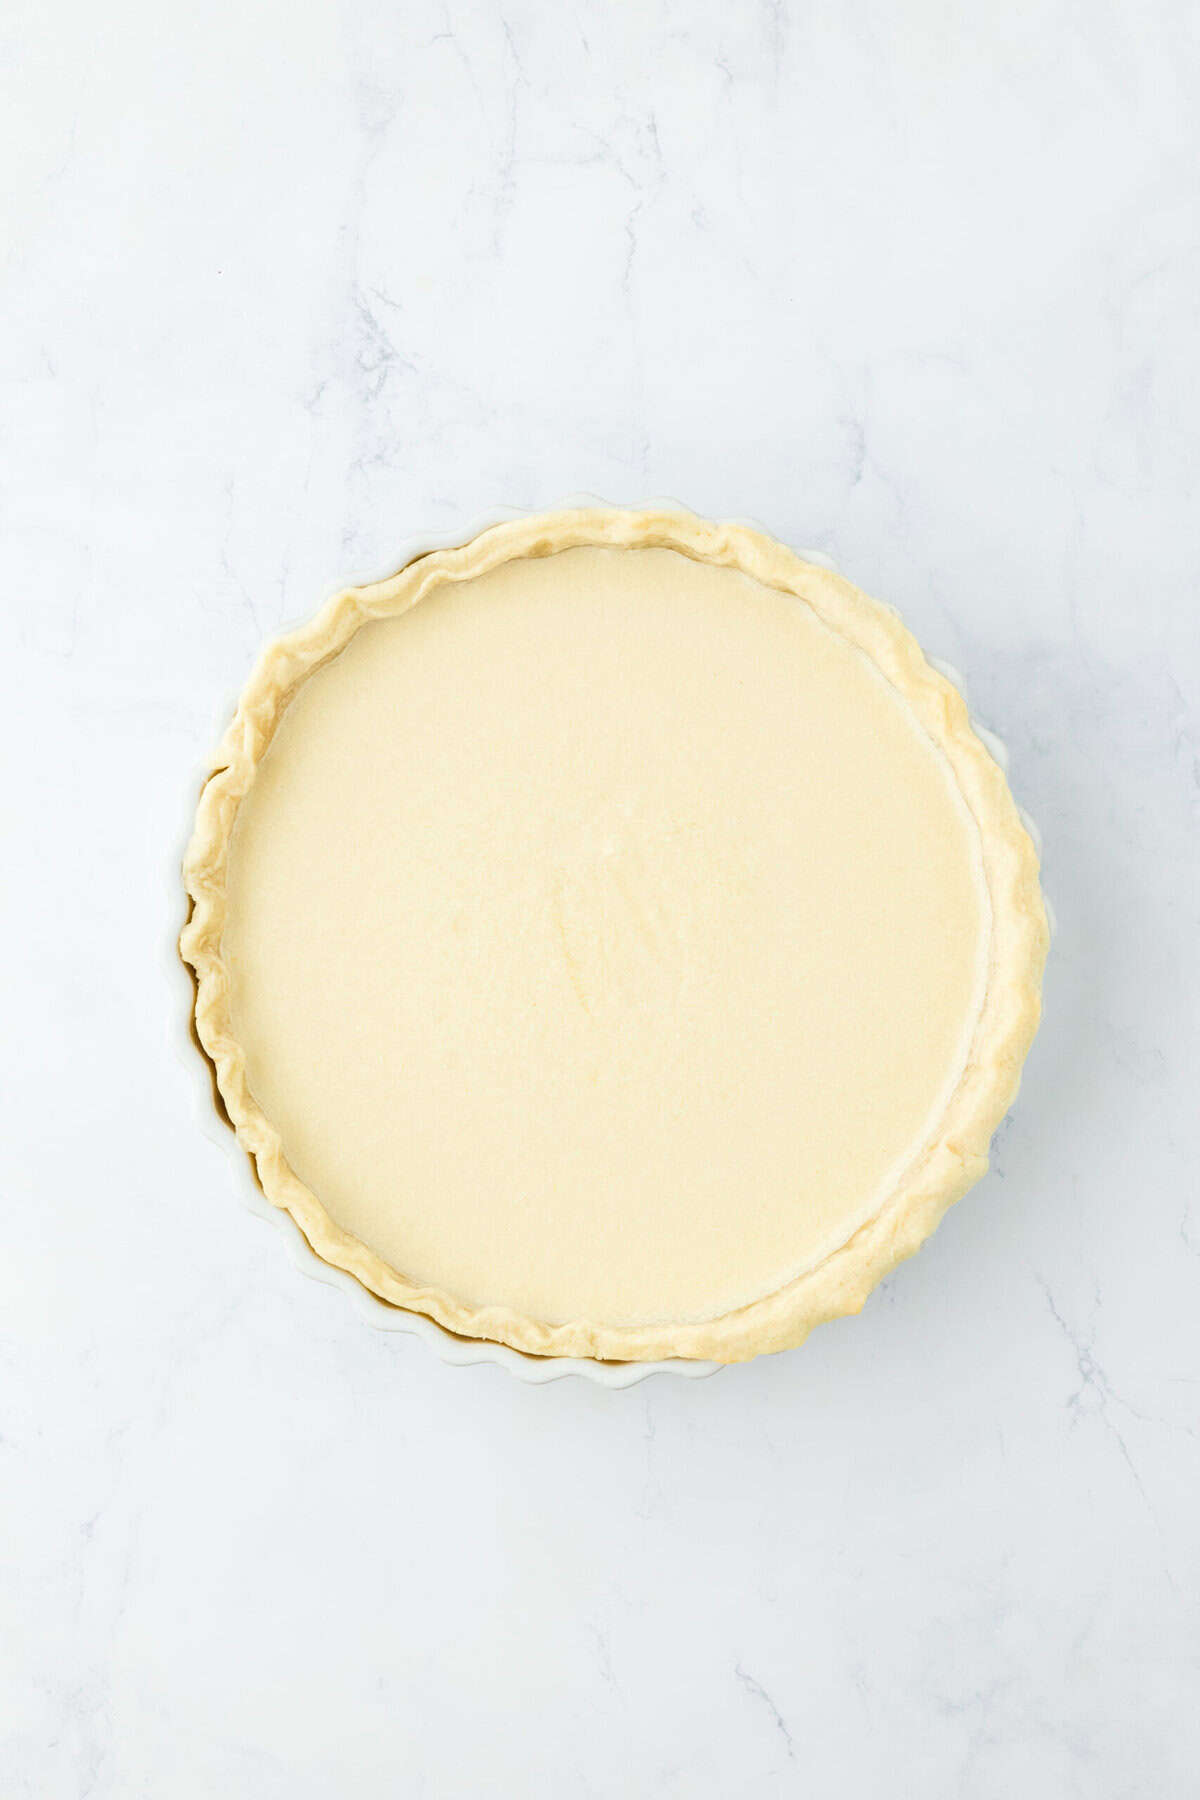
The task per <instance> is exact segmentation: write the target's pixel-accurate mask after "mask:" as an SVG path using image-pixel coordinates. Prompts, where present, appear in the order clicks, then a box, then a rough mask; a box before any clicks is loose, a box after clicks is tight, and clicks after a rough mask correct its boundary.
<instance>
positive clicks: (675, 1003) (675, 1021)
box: [180, 507, 1047, 1362]
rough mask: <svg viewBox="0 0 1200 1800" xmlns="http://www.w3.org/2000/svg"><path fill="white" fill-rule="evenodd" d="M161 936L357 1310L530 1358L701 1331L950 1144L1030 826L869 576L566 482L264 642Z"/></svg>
mask: <svg viewBox="0 0 1200 1800" xmlns="http://www.w3.org/2000/svg"><path fill="white" fill-rule="evenodd" d="M185 882H186V886H187V890H188V893H189V896H190V899H191V914H190V917H189V920H188V923H187V925H186V926H185V928H184V931H183V934H182V936H181V940H180V948H181V951H182V954H183V956H184V959H185V961H186V962H188V963H189V964H190V965H191V967H192V969H193V971H194V973H195V977H196V1004H195V1025H196V1032H197V1036H198V1038H199V1040H200V1043H201V1045H202V1046H203V1049H204V1051H205V1053H206V1054H207V1056H208V1057H209V1058H210V1059H211V1062H212V1065H213V1068H214V1071H215V1076H216V1081H217V1085H218V1087H219V1090H220V1094H221V1097H222V1100H223V1102H224V1105H225V1108H226V1110H227V1112H228V1115H229V1118H230V1120H231V1122H232V1124H233V1126H234V1129H235V1130H236V1132H237V1135H238V1138H239V1140H240V1142H241V1143H242V1145H243V1147H244V1148H245V1149H246V1150H247V1151H248V1152H249V1153H250V1155H251V1156H252V1158H253V1160H254V1164H255V1168H256V1171H257V1174H258V1178H259V1181H260V1182H261V1185H262V1188H263V1190H264V1192H265V1194H266V1195H267V1197H268V1199H269V1200H271V1201H272V1202H273V1203H274V1204H275V1205H277V1206H281V1207H284V1208H286V1209H287V1211H288V1212H289V1213H290V1214H291V1215H292V1217H293V1219H294V1220H295V1221H296V1223H297V1225H298V1226H299V1227H300V1230H301V1231H302V1232H303V1234H304V1236H305V1238H306V1239H307V1240H308V1243H309V1244H310V1245H311V1247H312V1249H313V1250H314V1251H315V1252H316V1254H317V1255H318V1256H319V1257H321V1258H323V1259H324V1260H325V1261H326V1262H328V1263H329V1264H331V1265H333V1266H334V1267H336V1268H340V1269H343V1270H345V1271H347V1272H348V1273H350V1274H351V1275H353V1276H355V1277H356V1278H357V1280H358V1281H360V1282H361V1283H362V1284H363V1286H364V1287H366V1288H367V1289H368V1290H370V1291H371V1292H372V1293H374V1294H376V1295H378V1296H379V1297H380V1298H381V1299H383V1300H385V1301H387V1302H389V1303H391V1304H392V1305H394V1306H399V1307H402V1308H406V1309H409V1310H411V1311H414V1312H418V1313H423V1314H425V1315H427V1316H428V1317H430V1318H432V1319H434V1320H436V1321H437V1322H438V1323H439V1324H441V1325H443V1326H445V1327H446V1328H447V1329H449V1330H450V1331H452V1332H454V1333H456V1334H458V1335H460V1336H465V1337H469V1338H477V1339H482V1340H490V1341H493V1342H497V1343H502V1344H507V1345H509V1346H511V1347H512V1348H514V1349H516V1350H519V1351H523V1352H526V1353H527V1354H531V1355H535V1356H568V1357H586V1358H600V1359H604V1360H608V1361H651V1360H657V1359H662V1358H686V1359H705V1360H713V1361H726V1362H729V1361H739V1360H743V1359H745V1358H747V1357H750V1356H754V1355H756V1354H758V1353H759V1352H762V1351H770V1350H779V1349H783V1348H786V1347H788V1346H789V1345H793V1344H798V1343H800V1342H801V1341H802V1340H803V1338H804V1337H805V1336H806V1335H807V1333H808V1332H809V1331H810V1330H811V1329H812V1327H813V1326H814V1325H816V1324H818V1323H820V1322H822V1321H823V1320H826V1319H830V1318H834V1317H837V1316H839V1315H841V1314H845V1313H849V1312H854V1311H857V1310H858V1309H859V1308H860V1307H861V1305H862V1303H863V1301H864V1299H865V1298H866V1296H867V1294H868V1293H869V1292H870V1291H871V1289H872V1288H873V1287H874V1286H875V1285H876V1283H877V1282H878V1281H879V1280H880V1279H881V1278H882V1277H883V1276H884V1275H885V1274H887V1273H888V1271H889V1270H890V1269H891V1268H893V1267H894V1266H895V1264H896V1263H897V1262H898V1261H900V1260H901V1259H902V1258H903V1257H905V1256H907V1255H910V1254H911V1253H912V1252H913V1251H914V1250H915V1249H916V1248H917V1247H918V1246H919V1244H920V1243H921V1242H922V1241H923V1239H924V1238H925V1237H927V1236H928V1234H929V1233H930V1232H931V1231H932V1230H933V1229H934V1227H935V1226H936V1224H937V1223H938V1221H939V1220H940V1218H941V1217H942V1215H943V1214H944V1212H945V1211H946V1209H947V1207H948V1206H949V1205H950V1204H951V1203H952V1202H953V1201H954V1200H956V1199H957V1198H959V1196H960V1195H961V1194H962V1193H964V1192H965V1191H966V1189H967V1188H968V1187H969V1186H970V1185H971V1184H972V1182H974V1181H975V1180H976V1179H977V1178H978V1177H979V1175H981V1174H982V1173H983V1171H984V1169H985V1168H986V1166H987V1163H986V1158H987V1148H988V1144H989V1141H990V1138H991V1135H992V1133H993V1131H994V1129H995V1127H996V1125H997V1124H998V1122H999V1120H1000V1118H1001V1117H1002V1116H1003V1114H1004V1112H1005V1111H1006V1109H1007V1107H1008V1106H1009V1105H1010V1103H1011V1101H1012V1099H1013V1096H1014V1094H1015V1092H1016V1088H1017V1083H1018V1079H1019V1074H1020V1068H1021V1063H1022V1061H1023V1058H1024V1056H1025V1053H1026V1051H1027V1049H1028V1047H1029V1044H1030V1042H1031V1040H1032V1037H1033V1034H1034V1031H1035V1030H1036V1026H1037V1020H1038V1013H1039V995H1040V985H1041V973H1042V967H1043V963H1044V960H1045V953H1046V942H1047V932H1046V920H1045V912H1044V908H1043V904H1042V899H1041V893H1040V888H1039V884H1038V869H1037V855H1036V851H1035V849H1034V846H1033V844H1032V842H1031V840H1030V838H1029V835H1028V833H1027V832H1026V830H1025V828H1024V826H1023V825H1022V823H1021V819H1020V816H1019V814H1018V812H1017V809H1016V806H1015V804H1014V802H1013V799H1012V796H1011V794H1010V792H1009V789H1008V785H1007V782H1006V780H1005V777H1004V774H1003V772H1002V771H1001V769H1000V768H999V767H998V765H997V764H996V762H995V761H994V760H993V759H992V757H991V755H990V754H989V752H988V750H987V749H986V748H985V746H984V744H983V743H982V742H981V740H980V738H979V737H978V736H977V735H976V733H975V732H974V730H973V729H972V727H971V724H970V720H969V718H968V715H967V711H966V707H965V704H964V702H963V700H962V698H961V696H960V695H959V694H958V692H957V691H956V690H955V689H954V688H953V687H952V686H951V685H950V683H949V682H948V681H947V680H946V679H945V678H944V677H943V676H942V675H940V674H939V673H937V672H936V671H935V670H934V669H933V668H931V667H930V665H929V664H928V663H927V662H926V660H925V658H924V657H923V655H922V653H921V651H920V649H919V647H918V646H917V644H916V642H915V641H914V639H913V638H912V637H911V635H910V634H909V633H908V632H907V630H906V629H905V628H904V627H903V625H902V624H901V623H900V622H899V620H898V619H897V618H896V617H895V615H894V614H893V613H892V612H891V611H890V610H889V609H887V608H885V607H883V606H880V605H879V604H877V603H876V602H874V601H872V600H870V599H868V598H867V597H866V596H865V595H864V594H862V593H860V592H859V591H858V590H857V589H856V588H854V587H853V586H852V585H851V584H850V583H849V582H847V581H845V580H843V579H842V578H841V577H839V576H836V575H833V574H830V573H828V572H826V571H825V570H823V569H818V568H816V567H814V566H813V565H812V564H811V563H807V562H804V561H803V560H802V559H800V558H799V557H797V556H796V555H794V554H793V553H792V552H791V551H789V550H787V549H785V548H784V547H783V546H782V545H780V544H778V543H776V542H774V541H773V540H771V539H770V538H768V537H766V536H764V535H762V534H760V533H758V532H755V531H752V530H750V529H748V528H746V527H744V526H734V525H714V524H709V523H707V522H705V521H703V520H701V519H698V518H695V517H693V516H691V515H688V514H681V513H675V512H666V511H660V510H652V511H642V512H627V511H620V510H614V509H609V508H600V507H589V508H579V509H573V510H569V511H562V512H556V513H551V514H545V515H542V516H540V517H534V518H527V519H520V520H516V521H512V522H509V523H506V524H503V525H498V526H495V527H493V528H491V529H489V530H486V531H484V532H482V533H480V534H479V535H478V536H476V537H474V538H473V539H471V540H470V541H469V542H468V543H466V544H464V545H462V546H460V547H459V548H456V549H452V550H444V551H436V552H433V553H431V554H428V555H424V556H421V557H418V558H417V559H415V560H414V561H412V562H410V563H409V564H408V565H407V566H406V567H405V568H403V569H402V570H401V571H400V573H399V574H397V575H396V576H394V577H392V578H391V579H390V580H388V581H384V582H379V583H376V584H373V585H371V586H368V587H362V588H357V589H351V590H348V591H346V592H344V593H342V594H339V595H337V596H336V597H335V598H334V599H333V600H331V601H330V602H329V603H328V605H327V606H326V607H325V608H324V609H323V610H322V611H321V612H320V613H319V614H318V615H317V617H316V618H315V619H314V620H313V621H312V622H311V623H310V624H309V625H307V626H305V627H304V628H302V629H301V630H300V631H297V632H295V633H293V634H292V635H290V636H289V637H286V638H284V639H281V640H279V641H278V642H276V643H274V644H272V645H269V646H268V647H267V649H266V650H265V651H264V652H263V654H262V656H261V658H260V660H259V662H258V664H257V666H256V668H255V669H254V671H253V673H252V675H251V678H250V680H249V682H248V684H247V687H246V689H245V691H244V693H243V695H242V698H241V701H240V703H239V706H238V709H237V712H236V715H235V718H234V720H233V723H232V724H231V726H230V728H229V731H228V732H227V734H226V737H225V739H224V741H223V743H222V745H221V747H220V751H219V753H218V756H217V758H216V759H215V762H214V766H213V771H212V773H211V775H210V776H209V779H208V780H207V782H206V784H205V786H204V789H203V791H202V794H201V798H200V803H199V808H198V812H197V818H196V825H195V830H194V833H193V837H192V841H191V844H190V846H189V849H188V852H187V856H186V860H185Z"/></svg>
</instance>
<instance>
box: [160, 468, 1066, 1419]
mask: <svg viewBox="0 0 1200 1800" xmlns="http://www.w3.org/2000/svg"><path fill="white" fill-rule="evenodd" d="M559 504H560V507H561V508H562V509H568V508H574V507H579V506H604V505H607V504H608V503H607V502H604V501H599V500H597V499H596V498H595V497H594V496H591V495H573V496H571V497H569V498H568V499H565V500H563V501H561V502H560V503H559ZM647 504H649V505H651V506H653V508H654V509H655V510H665V511H673V512H680V513H686V512H687V510H688V509H686V508H685V507H683V506H681V505H680V504H679V503H678V502H676V501H661V500H659V501H654V502H649V503H647ZM526 516H529V515H528V514H527V513H525V512H524V511H522V510H521V509H516V508H505V509H502V510H498V511H496V512H494V513H492V514H489V515H488V516H486V517H484V518H480V519H476V520H474V521H472V522H470V523H469V524H466V525H464V526H462V527H461V528H459V529H456V530H453V531H446V532H441V533H437V534H429V535H424V536H421V537H414V538H410V539H409V540H408V541H407V542H406V543H404V544H403V545H402V546H401V547H400V549H399V551H398V554H397V556H396V557H395V559H394V560H393V562H392V564H391V567H390V568H389V569H388V570H386V571H384V572H383V573H384V576H388V575H391V574H393V573H395V571H396V570H398V569H401V568H403V567H405V566H407V565H408V564H409V563H411V562H412V561H414V560H415V559H416V558H417V557H420V556H423V555H426V554H428V553H429V552H431V551H434V550H443V549H449V548H453V547H456V546H458V545H461V544H464V543H467V542H469V541H470V540H471V539H472V538H474V537H475V536H477V535H478V534H479V533H480V532H482V531H484V530H487V529H488V528H489V527H492V526H495V525H497V524H501V523H504V522H507V521H509V520H513V519H519V518H523V517H526ZM753 528H754V529H756V530H760V531H761V530H763V529H764V528H763V527H761V526H759V525H757V524H755V525H754V527H753ZM798 554H799V555H800V556H801V557H803V558H804V559H805V560H806V561H809V562H812V563H815V564H817V565H818V566H821V567H824V568H827V569H832V568H833V566H834V565H833V564H832V562H831V561H830V559H829V558H828V557H827V556H826V555H824V554H823V553H821V552H818V551H807V550H801V551H799V552H798ZM376 578H380V577H375V576H367V577H366V578H365V579H367V580H372V579H376ZM928 660H929V661H930V662H931V664H932V665H933V666H934V667H935V668H936V669H938V670H939V672H940V673H941V674H942V675H944V676H945V677H946V678H947V679H948V680H950V681H951V682H953V684H954V685H955V686H956V687H958V688H959V690H960V691H963V682H962V678H961V677H960V676H959V675H958V673H957V671H955V670H954V669H952V668H950V667H948V666H947V665H946V664H944V663H941V662H938V661H936V660H935V659H934V658H932V657H931V658H929V659H928ZM235 699H236V696H234V697H232V699H231V703H230V708H229V710H230V711H232V710H233V700H235ZM972 725H973V728H974V730H975V732H976V734H977V736H978V737H979V738H980V739H981V740H982V741H983V743H984V744H985V746H986V747H987V749H988V750H989V751H990V752H991V754H992V756H993V757H994V758H995V760H996V762H997V763H999V764H1000V766H1001V768H1002V769H1005V770H1007V765H1008V756H1007V752H1006V750H1005V748H1004V746H1003V744H1002V743H1001V742H1000V741H999V740H998V739H997V738H996V737H995V736H994V734H992V733H991V732H989V731H987V730H986V729H984V728H982V727H981V726H980V725H979V724H978V722H977V721H975V720H974V719H973V720H972ZM208 772H209V768H208V766H207V765H205V766H202V767H198V768H197V774H196V787H195V790H194V791H198V790H199V788H200V787H201V786H202V784H203V781H204V779H205V777H206V776H207V774H208ZM189 798H190V796H189ZM1022 818H1023V820H1024V822H1025V824H1026V827H1027V829H1029V831H1030V835H1031V836H1032V837H1033V839H1034V842H1035V844H1036V845H1037V846H1038V848H1039V852H1040V841H1039V837H1038V834H1037V832H1036V829H1035V828H1034V827H1033V825H1032V823H1031V821H1029V819H1028V817H1027V816H1026V815H1025V814H1024V813H1022ZM182 851H183V844H182V842H181V843H180V845H179V854H178V855H177V857H176V859H175V860H174V864H173V867H172V869H171V872H170V894H171V905H172V912H173V914H175V915H176V916H174V917H173V918H172V929H171V933H170V940H169V941H170V949H169V963H170V968H171V973H172V978H173V980H174V982H175V983H177V984H178V985H177V986H176V988H175V992H176V993H178V994H179V996H180V999H179V1006H180V1015H181V1018H182V1023H183V1030H182V1031H181V1032H180V1034H179V1048H180V1051H181V1056H182V1058H183V1060H184V1062H185V1065H186V1066H187V1067H189V1068H190V1069H191V1070H192V1072H193V1078H194V1083H195V1089H194V1091H195V1097H196V1102H197V1113H198V1116H199V1119H200V1122H201V1125H202V1128H203V1129H204V1130H205V1132H206V1134H208V1135H211V1136H212V1137H213V1138H214V1141H217V1140H219V1141H221V1142H223V1143H225V1144H226V1145H228V1127H227V1125H226V1123H225V1122H224V1120H223V1118H222V1117H221V1114H220V1111H219V1110H218V1109H219V1102H217V1103H214V1102H215V1088H214V1086H213V1083H212V1081H211V1078H210V1074H209V1069H208V1065H207V1062H206V1061H205V1062H202V1059H201V1057H200V1056H198V1055H197V1045H196V1042H195V1040H194V1038H193V1037H192V1033H191V1030H190V1024H191V1004H190V1002H191V999H192V992H193V990H192V983H191V980H190V977H189V975H188V972H187V971H186V969H185V968H184V967H183V965H182V964H181V962H180V960H179V958H178V953H177V948H176V941H175V940H176V937H177V933H178V925H179V923H181V922H182V920H181V918H180V917H179V916H178V914H179V911H180V899H181V888H180V878H179V870H180V865H181V863H182ZM184 1032H186V1033H187V1041H185V1040H184ZM236 1160H237V1162H238V1165H239V1169H238V1179H239V1188H238V1191H239V1194H240V1196H241V1198H242V1200H243V1203H244V1204H245V1205H246V1206H247V1207H248V1208H249V1209H250V1210H251V1211H252V1212H253V1213H254V1214H255V1215H256V1216H257V1217H259V1218H263V1219H269V1220H272V1221H274V1222H276V1223H277V1224H278V1225H280V1226H281V1227H282V1228H283V1229H284V1230H285V1232H286V1234H287V1239H288V1243H289V1246H290V1251H291V1255H292V1260H293V1262H294V1264H295V1265H296V1267H298V1268H299V1269H300V1270H301V1272H302V1273H304V1274H306V1275H308V1276H310V1277H311V1278H313V1279H315V1280H319V1281H323V1282H325V1283H327V1284H329V1285H332V1286H339V1287H342V1288H343V1289H345V1290H347V1291H348V1292H349V1293H350V1295H351V1297H352V1299H353V1301H354V1304H355V1305H356V1306H357V1307H358V1310H359V1312H360V1314H361V1315H362V1316H363V1317H365V1318H366V1319H367V1320H368V1322H369V1323H371V1324H373V1325H375V1326H376V1327H377V1328H378V1329H380V1330H385V1331H399V1332H405V1333H408V1334H410V1335H415V1336H417V1337H421V1338H424V1339H425V1341H426V1342H427V1343H428V1344H429V1345H431V1347H432V1348H433V1349H434V1350H435V1351H436V1353H437V1354H438V1355H439V1356H440V1357H441V1359H442V1360H443V1361H444V1362H448V1363H451V1364H455V1365H460V1364H468V1363H478V1362H493V1363H499V1364H500V1365H501V1366H503V1367H505V1368H507V1369H509V1370H510V1371H511V1372H512V1373H513V1374H515V1375H517V1376H518V1377H519V1378H520V1379H521V1380H524V1381H527V1382H530V1383H531V1384H536V1385H540V1384H542V1383H544V1382H547V1381H555V1380H560V1379H562V1378H563V1377H565V1376H568V1375H579V1376H582V1377H584V1378H586V1379H588V1380H591V1381H593V1382H595V1383H596V1384H597V1385H600V1386H604V1387H612V1388H625V1387H632V1386H634V1385H635V1384H637V1383H639V1382H641V1381H643V1380H645V1379H647V1378H648V1377H649V1376H650V1375H654V1374H664V1373H672V1374H678V1375H681V1376H684V1377H685V1378H688V1379H693V1380H694V1379H698V1378H702V1377H704V1376H706V1375H710V1374H712V1373H714V1372H715V1371H716V1369H717V1368H719V1367H720V1366H721V1365H720V1364H718V1363H714V1362H700V1361H693V1360H685V1359H671V1360H666V1361H658V1362H637V1363H610V1362H601V1361H597V1360H594V1359H589V1358H581V1357H537V1356H530V1355H526V1354H524V1353H522V1352H521V1351H518V1350H514V1349H512V1348H509V1347H508V1346H506V1345H502V1344H497V1343H493V1342H491V1341H488V1340H483V1339H473V1338H464V1337H460V1336H456V1335H455V1334H454V1333H452V1332H450V1331H448V1330H446V1329H445V1328H444V1327H442V1326H441V1325H439V1324H437V1322H436V1321H434V1320H433V1319H430V1318H428V1317H426V1316H425V1315H423V1314H419V1313H415V1312H408V1311H406V1310H405V1309H403V1308H401V1307H397V1306H392V1305H389V1304H388V1303H387V1302H386V1301H383V1300H380V1299H379V1298H377V1297H376V1296H375V1295H374V1294H372V1293H370V1292H369V1291H368V1290H367V1289H366V1288H364V1287H363V1286H362V1285H361V1284H360V1283H359V1282H358V1281H357V1280H355V1278H354V1277H353V1276H352V1275H350V1274H348V1273H346V1272H345V1271H343V1270H340V1269H337V1268H335V1267H333V1266H332V1265H331V1264H329V1263H327V1262H325V1261H324V1260H322V1259H321V1258H320V1257H318V1256H317V1255H316V1253H315V1252H314V1251H313V1250H312V1249H311V1248H310V1246H309V1244H308V1242H307V1240H306V1239H305V1237H304V1235H303V1233H302V1232H301V1231H300V1229H299V1227H298V1226H297V1225H296V1224H295V1223H294V1221H293V1220H292V1218H291V1217H290V1216H289V1215H288V1214H287V1213H286V1212H285V1211H283V1210H282V1209H281V1208H277V1207H275V1206H274V1205H272V1204H271V1202H270V1201H268V1200H267V1198H266V1197H265V1195H264V1194H263V1192H262V1191H261V1189H260V1188H259V1186H258V1184H257V1182H256V1180H255V1178H254V1175H253V1171H252V1168H251V1164H250V1161H249V1158H247V1157H245V1156H243V1155H241V1154H240V1153H239V1155H238V1157H237V1159H236Z"/></svg>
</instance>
